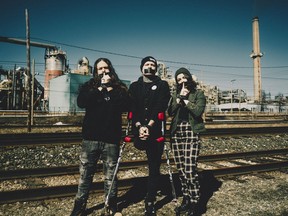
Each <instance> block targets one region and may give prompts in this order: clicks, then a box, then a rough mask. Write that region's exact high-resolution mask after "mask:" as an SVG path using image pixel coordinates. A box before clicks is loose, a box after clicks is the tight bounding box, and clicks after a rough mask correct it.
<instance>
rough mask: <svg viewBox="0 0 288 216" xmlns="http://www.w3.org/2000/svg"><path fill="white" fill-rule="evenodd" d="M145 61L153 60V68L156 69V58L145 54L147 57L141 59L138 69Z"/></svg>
mask: <svg viewBox="0 0 288 216" xmlns="http://www.w3.org/2000/svg"><path fill="white" fill-rule="evenodd" d="M147 61H151V62H154V63H155V70H156V71H157V60H156V59H155V58H154V57H152V56H147V57H145V58H143V59H142V61H141V65H140V70H141V71H142V68H143V66H144V64H145V63H146V62H147Z"/></svg>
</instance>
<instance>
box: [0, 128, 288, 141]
mask: <svg viewBox="0 0 288 216" xmlns="http://www.w3.org/2000/svg"><path fill="white" fill-rule="evenodd" d="M168 129H169V128H168ZM55 131H57V129H55ZM287 131H288V124H276V125H274V126H273V125H271V124H268V125H267V124H266V126H263V125H262V126H257V125H255V124H253V126H252V125H249V124H247V123H246V124H240V125H239V124H238V126H237V125H235V124H231V125H230V126H229V125H227V124H225V125H224V126H223V125H222V126H221V127H220V126H219V125H218V126H214V127H207V131H206V132H204V133H203V134H202V137H203V138H205V137H206V138H209V137H221V136H222V137H225V136H226V137H227V136H234V137H235V136H245V135H249V136H251V135H259V134H281V133H287ZM168 133H169V130H167V135H166V137H167V138H168V137H169V134H168ZM68 134H69V136H67V135H68ZM123 134H124V131H123ZM81 140H82V135H81V132H65V133H17V134H13V133H6V134H0V147H13V146H37V145H51V144H65V145H73V144H79V143H80V142H81Z"/></svg>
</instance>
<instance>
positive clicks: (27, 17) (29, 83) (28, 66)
mask: <svg viewBox="0 0 288 216" xmlns="http://www.w3.org/2000/svg"><path fill="white" fill-rule="evenodd" d="M25 17H26V48H27V50H26V55H27V86H26V87H27V89H26V90H27V111H28V119H27V126H28V127H27V130H28V132H31V116H32V115H31V68H30V65H31V62H30V29H29V28H30V26H29V14H28V9H25ZM32 109H33V107H32Z"/></svg>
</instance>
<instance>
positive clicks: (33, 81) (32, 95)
mask: <svg viewBox="0 0 288 216" xmlns="http://www.w3.org/2000/svg"><path fill="white" fill-rule="evenodd" d="M34 83H35V59H33V61H32V90H31V125H33V123H34V119H33V118H34Z"/></svg>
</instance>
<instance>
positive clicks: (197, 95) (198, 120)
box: [168, 90, 206, 136]
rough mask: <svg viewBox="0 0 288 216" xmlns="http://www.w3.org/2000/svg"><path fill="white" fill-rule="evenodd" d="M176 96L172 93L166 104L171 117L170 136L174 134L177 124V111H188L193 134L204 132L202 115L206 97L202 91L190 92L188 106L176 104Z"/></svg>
mask: <svg viewBox="0 0 288 216" xmlns="http://www.w3.org/2000/svg"><path fill="white" fill-rule="evenodd" d="M176 98H177V94H176V93H174V94H173V95H172V98H171V99H170V101H169V104H168V114H169V116H172V121H171V126H170V134H171V136H172V135H173V134H174V133H175V132H176V128H177V124H178V123H179V122H178V121H179V110H180V109H188V113H189V117H188V118H189V122H190V124H191V127H192V131H193V132H194V133H201V132H203V131H205V130H206V129H205V125H204V122H203V118H202V114H203V113H204V111H205V107H206V97H205V95H204V93H203V91H202V90H195V91H194V92H190V93H189V96H188V100H189V102H188V104H187V105H185V106H182V105H181V104H178V103H177V102H176Z"/></svg>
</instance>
